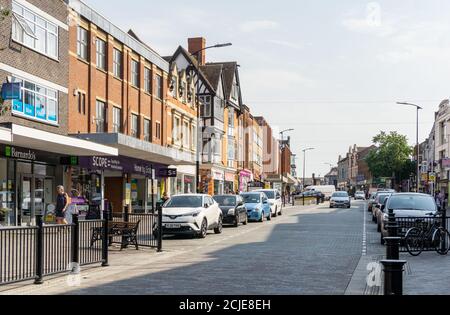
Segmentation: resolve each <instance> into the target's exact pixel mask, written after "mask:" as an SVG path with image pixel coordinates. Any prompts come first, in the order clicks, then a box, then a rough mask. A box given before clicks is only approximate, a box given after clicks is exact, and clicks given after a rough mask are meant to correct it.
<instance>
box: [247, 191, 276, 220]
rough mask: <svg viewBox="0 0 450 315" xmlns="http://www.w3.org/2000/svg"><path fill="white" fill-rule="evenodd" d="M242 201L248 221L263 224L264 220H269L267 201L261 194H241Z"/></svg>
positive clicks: (269, 212)
mask: <svg viewBox="0 0 450 315" xmlns="http://www.w3.org/2000/svg"><path fill="white" fill-rule="evenodd" d="M241 196H242V198H243V199H244V204H245V208H246V209H247V215H248V220H249V221H257V222H264V218H266V219H267V220H269V221H270V220H271V218H272V214H271V210H270V204H269V200H268V199H267V196H266V194H264V193H262V192H249V193H243V194H241Z"/></svg>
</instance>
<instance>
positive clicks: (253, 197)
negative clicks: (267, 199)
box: [242, 194, 261, 203]
mask: <svg viewBox="0 0 450 315" xmlns="http://www.w3.org/2000/svg"><path fill="white" fill-rule="evenodd" d="M242 198H244V202H245V203H259V202H261V195H260V194H245V195H242Z"/></svg>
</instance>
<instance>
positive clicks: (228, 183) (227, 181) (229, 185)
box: [224, 172, 236, 195]
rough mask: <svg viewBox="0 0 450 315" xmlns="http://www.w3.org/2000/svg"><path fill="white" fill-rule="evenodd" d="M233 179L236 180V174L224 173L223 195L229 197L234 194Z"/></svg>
mask: <svg viewBox="0 0 450 315" xmlns="http://www.w3.org/2000/svg"><path fill="white" fill-rule="evenodd" d="M235 178H236V173H231V172H225V178H224V191H225V194H228V195H229V194H234V193H235V192H236V189H235Z"/></svg>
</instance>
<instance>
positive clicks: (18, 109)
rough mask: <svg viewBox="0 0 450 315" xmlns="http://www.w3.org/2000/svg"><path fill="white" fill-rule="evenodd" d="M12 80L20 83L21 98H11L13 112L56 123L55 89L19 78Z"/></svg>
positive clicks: (56, 104) (56, 103)
mask: <svg viewBox="0 0 450 315" xmlns="http://www.w3.org/2000/svg"><path fill="white" fill-rule="evenodd" d="M12 81H13V82H15V83H20V85H21V98H20V99H19V100H13V104H12V112H13V114H15V115H19V116H23V117H26V118H31V119H34V120H39V121H42V122H46V123H51V124H57V123H58V107H59V106H58V105H59V104H58V92H57V91H56V90H54V89H51V88H48V87H46V86H43V85H40V84H37V83H34V82H31V81H27V80H24V79H20V78H15V77H14V78H12Z"/></svg>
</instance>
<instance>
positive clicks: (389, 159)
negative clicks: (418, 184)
mask: <svg viewBox="0 0 450 315" xmlns="http://www.w3.org/2000/svg"><path fill="white" fill-rule="evenodd" d="M373 143H374V144H375V145H376V146H377V148H376V149H373V150H371V151H370V152H369V154H368V155H367V157H366V162H367V165H368V166H369V169H370V171H371V173H372V174H373V176H374V177H393V178H395V179H397V180H399V181H400V180H403V179H408V178H409V177H410V175H411V174H412V173H414V168H415V162H413V161H411V154H412V153H413V149H412V147H410V146H409V145H408V139H407V138H406V136H403V135H400V134H398V133H397V132H391V133H389V134H388V133H386V132H384V131H383V132H381V133H380V134H379V135H377V136H375V137H374V138H373Z"/></svg>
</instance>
